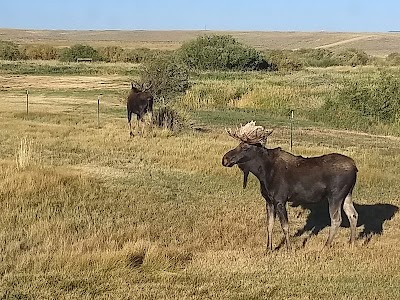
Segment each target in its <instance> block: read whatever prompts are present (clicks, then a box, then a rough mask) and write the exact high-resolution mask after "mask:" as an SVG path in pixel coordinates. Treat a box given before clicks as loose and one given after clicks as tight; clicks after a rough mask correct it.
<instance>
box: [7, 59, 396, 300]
mask: <svg viewBox="0 0 400 300" xmlns="http://www.w3.org/2000/svg"><path fill="white" fill-rule="evenodd" d="M109 66H110V65H107V66H106V67H104V65H101V64H99V65H95V66H93V68H97V69H98V70H99V72H98V73H96V74H95V75H90V74H92V73H89V74H87V73H85V72H83V73H82V74H81V75H75V76H72V75H59V74H52V75H50V74H47V75H29V74H26V73H23V72H21V73H20V74H14V73H13V72H11V71H7V72H3V73H2V74H1V75H0V87H1V88H0V103H1V106H0V123H1V130H0V141H1V146H2V147H0V166H1V167H0V201H1V204H2V213H1V218H0V249H1V251H0V255H1V260H0V276H1V280H0V298H1V299H109V298H114V299H316V298H320V299H399V298H400V289H399V286H400V245H399V242H398V241H399V239H400V228H399V227H400V219H399V216H398V214H396V212H397V210H398V207H399V206H400V199H399V194H400V187H399V185H398V178H399V174H400V166H399V163H398V162H399V161H400V151H399V142H400V138H399V137H396V136H383V135H372V134H367V133H361V132H351V131H345V130H333V129H330V128H327V127H326V126H324V125H323V124H315V123H313V122H311V121H310V120H309V119H307V117H306V113H305V112H306V111H307V109H308V108H310V107H318V106H319V105H321V102H322V101H323V97H322V96H323V95H324V94H328V93H331V92H334V87H335V84H340V80H342V79H347V78H354V77H357V78H363V76H367V75H366V74H375V71H376V70H374V69H373V68H372V67H370V68H346V69H345V68H331V69H323V70H322V69H321V70H319V69H308V70H304V71H301V72H297V73H293V74H266V73H264V74H262V73H260V74H257V73H246V74H236V73H227V74H212V73H210V74H202V75H200V76H199V77H198V78H196V79H195V84H194V85H193V87H192V89H191V90H190V91H189V92H188V93H187V94H186V95H185V96H184V97H183V99H182V100H181V102H180V104H181V106H182V107H186V113H187V115H188V116H189V118H190V119H191V120H192V122H194V123H195V124H197V125H199V126H202V127H204V128H205V129H207V130H206V131H204V132H198V131H193V130H190V129H187V130H184V131H182V132H179V133H175V134H172V133H171V132H168V131H165V130H161V129H157V128H153V129H151V128H146V131H145V133H144V135H143V136H135V137H133V138H130V137H129V131H128V128H127V124H126V119H125V107H124V103H123V100H124V97H125V95H126V93H127V92H128V91H129V81H130V79H131V75H124V73H123V72H120V71H116V72H110V71H107V70H103V67H104V68H109ZM25 67H26V66H22V67H21V68H25ZM56 67H57V66H56ZM58 67H59V66H58ZM45 68H47V67H45ZM116 68H117V69H118V70H120V68H123V69H124V68H130V67H129V66H128V67H127V66H124V67H120V66H117V67H116ZM339 79H340V80H339ZM248 84H250V85H253V86H254V87H255V88H254V89H253V90H252V92H253V93H258V94H263V93H267V95H268V97H266V98H268V99H269V98H272V99H276V100H275V101H271V102H269V103H268V102H267V103H265V102H263V100H262V99H263V98H261V97H258V98H257V95H255V96H252V97H250V99H247V100H246V97H241V98H240V101H242V102H241V103H236V102H232V103H231V105H230V106H229V108H225V109H221V108H219V106H218V103H214V102H213V100H212V99H225V100H224V101H228V102H229V101H231V100H230V99H234V95H235V93H236V92H237V91H238V90H240V88H242V89H243V88H245V87H247V86H248ZM199 86H200V87H201V86H202V87H203V88H202V89H203V90H206V91H207V92H206V94H207V97H203V98H201V95H200V92H199V89H200V88H199ZM222 87H223V88H222ZM26 89H29V90H30V98H29V99H30V107H29V114H28V115H26V106H25V97H26V96H25V90H26ZM221 90H223V91H221ZM218 91H220V92H222V93H226V96H223V97H222V96H221V95H218V94H217V93H218ZM100 93H101V94H102V96H101V102H100V103H101V105H100V109H101V114H100V128H97V114H96V109H97V96H98V95H99V94H100ZM229 93H231V94H229ZM293 95H296V96H293ZM247 97H249V96H247ZM274 97H275V98H274ZM207 99H208V100H207ZM254 99H260V100H258V101H261V102H260V103H261V104H262V105H261V108H260V109H258V110H254V109H252V105H253V104H254V103H255V102H254V101H256V100H254ZM282 99H283V100H285V101H286V102H284V107H283V108H279V107H278V108H276V107H274V106H273V105H275V104H276V103H278V102H282V101H283V100H282ZM256 103H258V102H256ZM274 103H275V104H274ZM288 103H289V104H288ZM293 105H296V107H295V109H296V112H297V111H298V112H299V113H298V115H297V113H296V120H295V131H294V147H293V152H294V153H295V154H299V155H304V156H311V155H321V154H324V153H329V152H339V153H343V154H346V155H349V156H351V157H352V158H354V159H355V161H356V163H357V166H358V169H359V178H358V183H357V185H356V189H355V192H354V200H355V202H356V209H357V210H358V212H359V214H360V220H359V224H358V227H357V234H358V238H357V241H356V246H355V247H354V248H353V249H351V248H350V247H349V246H348V240H349V235H350V230H349V228H348V223H347V222H346V221H344V222H343V227H342V228H341V229H340V231H339V233H338V235H337V237H336V239H335V240H334V245H333V247H332V248H331V249H325V250H322V246H323V243H324V242H325V239H326V238H327V234H328V230H329V225H328V224H329V218H328V211H327V208H326V207H324V206H316V207H312V208H308V209H302V208H300V207H289V223H290V231H291V239H292V241H293V246H294V249H293V251H291V252H287V251H286V250H285V247H281V239H282V232H281V229H280V226H279V224H278V223H279V222H276V224H275V228H274V247H275V248H276V249H275V250H274V251H272V252H268V251H266V247H265V246H266V224H265V223H266V222H265V204H264V202H263V199H262V197H261V195H260V193H259V187H258V183H257V181H256V179H255V178H254V177H251V178H250V180H249V186H248V188H247V189H246V190H242V177H241V173H240V172H239V170H238V169H237V168H233V169H228V168H224V167H222V165H221V158H222V156H223V154H224V153H225V152H226V151H228V150H230V149H231V148H233V147H235V146H236V141H234V140H233V139H231V138H229V137H228V135H227V134H226V133H225V131H224V128H225V127H227V126H230V127H235V126H236V125H238V124H239V123H245V122H247V121H249V120H252V119H254V120H256V121H257V122H258V123H260V124H262V125H264V126H266V127H267V128H275V131H274V133H273V134H272V135H271V138H270V139H269V141H268V143H267V144H268V147H276V146H280V147H282V148H284V149H286V150H289V127H288V125H289V124H288V120H287V118H286V117H283V115H284V114H282V111H281V110H280V109H283V110H287V109H288V108H290V107H292V106H293Z"/></svg>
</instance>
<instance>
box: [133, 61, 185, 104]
mask: <svg viewBox="0 0 400 300" xmlns="http://www.w3.org/2000/svg"><path fill="white" fill-rule="evenodd" d="M140 80H141V81H142V82H143V83H151V92H152V94H153V95H154V96H155V97H156V98H162V99H164V102H169V101H170V100H171V99H173V97H175V96H177V95H178V94H181V93H183V92H185V91H186V90H187V89H188V88H189V71H188V69H187V67H186V66H185V65H183V64H182V63H180V62H179V61H178V60H177V59H176V57H175V56H173V55H162V56H158V57H156V58H155V59H153V60H149V61H146V62H144V63H143V66H142V69H141V70H140Z"/></svg>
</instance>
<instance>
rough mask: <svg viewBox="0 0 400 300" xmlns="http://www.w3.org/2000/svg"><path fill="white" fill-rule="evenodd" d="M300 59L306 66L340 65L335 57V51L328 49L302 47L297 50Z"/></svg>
mask: <svg viewBox="0 0 400 300" xmlns="http://www.w3.org/2000/svg"><path fill="white" fill-rule="evenodd" d="M296 54H297V55H299V57H300V60H301V61H302V63H303V64H304V65H305V66H309V67H331V66H337V65H340V62H339V61H338V60H337V59H335V58H334V52H332V51H330V50H328V49H300V50H298V51H296Z"/></svg>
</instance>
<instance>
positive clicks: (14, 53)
mask: <svg viewBox="0 0 400 300" xmlns="http://www.w3.org/2000/svg"><path fill="white" fill-rule="evenodd" d="M0 59H4V60H19V59H22V54H21V52H20V51H19V49H18V45H17V44H15V43H13V42H6V41H0Z"/></svg>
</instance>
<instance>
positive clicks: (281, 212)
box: [275, 202, 292, 250]
mask: <svg viewBox="0 0 400 300" xmlns="http://www.w3.org/2000/svg"><path fill="white" fill-rule="evenodd" d="M275 207H276V212H277V214H278V217H279V221H280V222H281V226H282V230H283V234H284V235H285V242H286V247H287V249H288V250H291V249H292V247H291V245H290V241H289V223H288V215H287V210H286V204H285V203H283V202H278V203H276V205H275Z"/></svg>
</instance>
